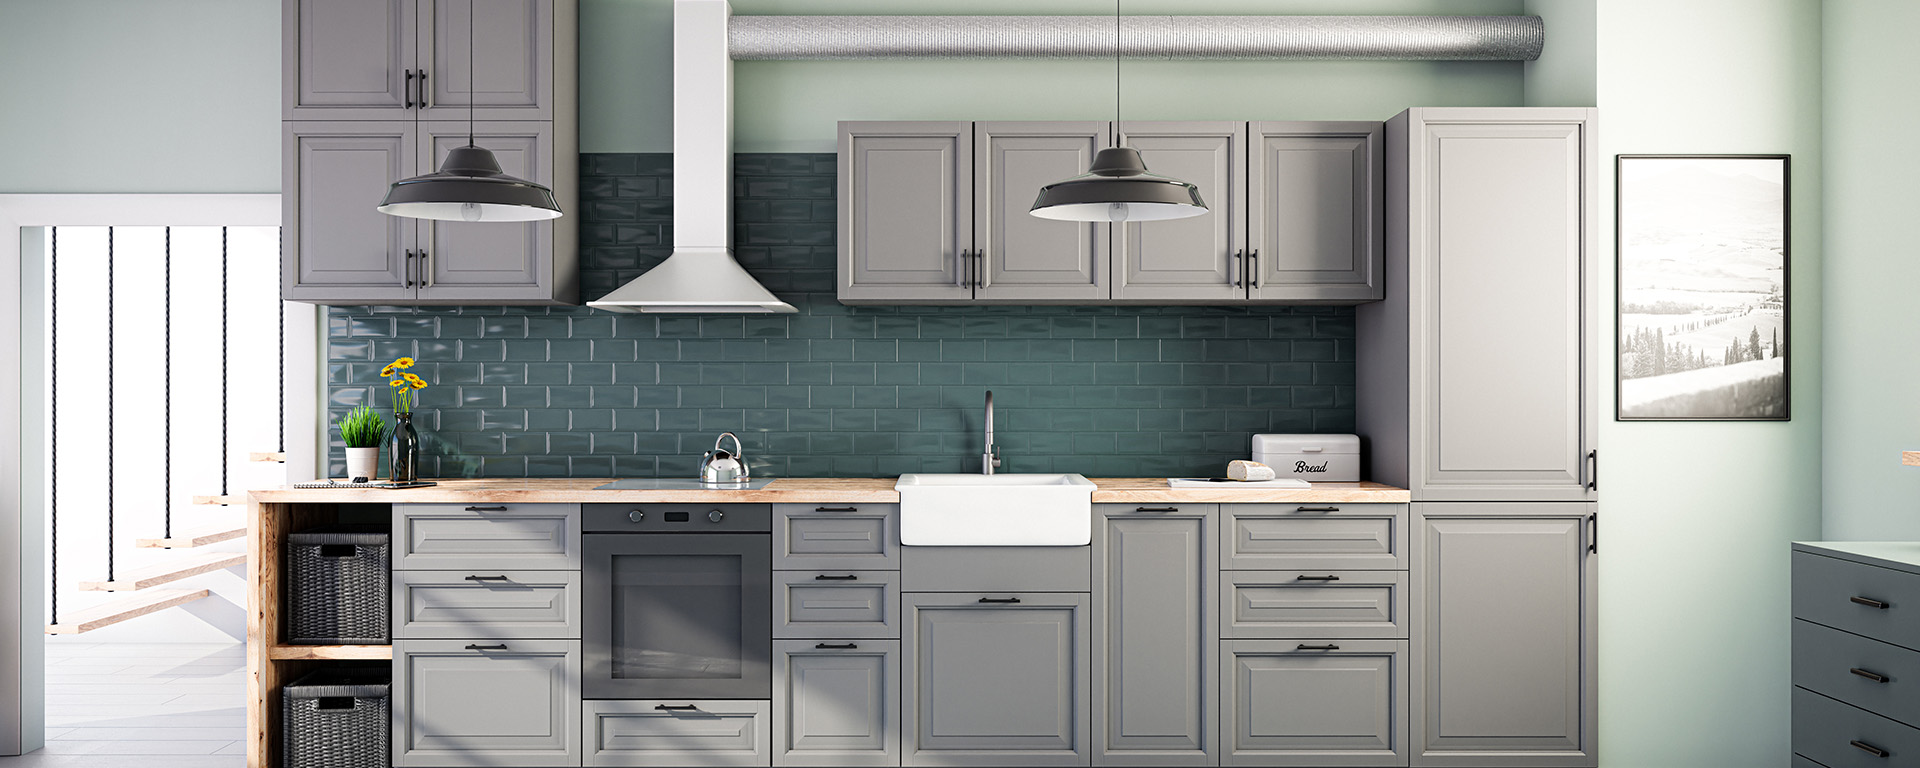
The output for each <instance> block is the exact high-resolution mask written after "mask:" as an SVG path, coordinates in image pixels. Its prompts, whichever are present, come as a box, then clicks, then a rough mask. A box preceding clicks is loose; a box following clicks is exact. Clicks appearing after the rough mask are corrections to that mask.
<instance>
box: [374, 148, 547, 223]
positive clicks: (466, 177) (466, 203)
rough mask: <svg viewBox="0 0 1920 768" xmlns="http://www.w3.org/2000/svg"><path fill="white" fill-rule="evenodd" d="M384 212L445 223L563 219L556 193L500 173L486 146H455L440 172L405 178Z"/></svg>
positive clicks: (382, 208) (382, 205)
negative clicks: (554, 197) (555, 196)
mask: <svg viewBox="0 0 1920 768" xmlns="http://www.w3.org/2000/svg"><path fill="white" fill-rule="evenodd" d="M378 210H379V211H380V212H381V213H385V214H389V215H392V216H405V217H407V218H412V219H438V220H440V221H542V220H545V219H555V218H559V217H560V204H559V203H558V202H556V201H555V200H554V199H553V190H551V189H548V188H546V187H544V186H541V185H539V184H535V183H533V182H531V181H527V180H526V179H519V178H515V177H512V176H508V175H507V174H505V173H502V172H501V171H500V161H499V160H496V159H494V157H493V153H492V152H489V151H487V150H486V149H484V148H482V147H477V146H474V145H472V144H468V145H467V146H464V147H456V148H454V149H453V150H452V151H450V152H448V153H447V158H446V159H445V160H443V161H441V162H440V170H438V171H435V172H433V173H428V174H423V175H420V176H414V177H411V178H406V179H401V180H399V181H396V182H394V183H393V186H392V187H389V188H388V189H387V198H386V199H385V200H382V201H380V207H379V209H378Z"/></svg>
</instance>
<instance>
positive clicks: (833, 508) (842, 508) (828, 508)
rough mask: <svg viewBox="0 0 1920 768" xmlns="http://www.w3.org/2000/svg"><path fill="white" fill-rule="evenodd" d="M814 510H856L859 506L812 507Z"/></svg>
mask: <svg viewBox="0 0 1920 768" xmlns="http://www.w3.org/2000/svg"><path fill="white" fill-rule="evenodd" d="M813 511H815V512H858V511H860V508H859V507H814V508H813Z"/></svg>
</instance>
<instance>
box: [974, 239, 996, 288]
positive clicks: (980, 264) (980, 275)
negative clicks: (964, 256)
mask: <svg viewBox="0 0 1920 768" xmlns="http://www.w3.org/2000/svg"><path fill="white" fill-rule="evenodd" d="M973 284H974V287H975V288H987V287H991V286H992V285H993V282H992V281H990V280H988V279H987V251H986V249H984V248H983V249H981V250H978V251H974V252H973Z"/></svg>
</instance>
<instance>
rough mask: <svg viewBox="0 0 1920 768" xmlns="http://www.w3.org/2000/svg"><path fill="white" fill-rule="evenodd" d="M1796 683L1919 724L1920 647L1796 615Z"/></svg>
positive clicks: (1794, 660) (1794, 624) (1866, 708)
mask: <svg viewBox="0 0 1920 768" xmlns="http://www.w3.org/2000/svg"><path fill="white" fill-rule="evenodd" d="M1793 684H1794V685H1797V686H1800V687H1802V688H1806V689H1809V690H1812V691H1814V692H1817V693H1823V694H1826V695H1828V696H1831V697H1833V698H1836V699H1839V700H1841V701H1844V702H1846V703H1848V704H1852V705H1854V706H1856V707H1860V708H1862V709H1865V710H1868V711H1871V712H1874V713H1876V714H1880V715H1884V716H1886V717H1890V718H1893V719H1895V720H1899V721H1900V722H1903V723H1906V724H1908V725H1916V726H1920V651H1914V650H1911V649H1908V648H1902V647H1900V646H1897V645H1889V644H1887V643H1883V642H1880V641H1878V640H1869V639H1867V638H1864V637H1861V636H1859V635H1852V634H1848V633H1846V632H1841V631H1840V630H1837V629H1833V628H1831V627H1823V626H1821V625H1819V624H1815V623H1813V622H1810V621H1802V620H1799V619H1796V620H1794V622H1793Z"/></svg>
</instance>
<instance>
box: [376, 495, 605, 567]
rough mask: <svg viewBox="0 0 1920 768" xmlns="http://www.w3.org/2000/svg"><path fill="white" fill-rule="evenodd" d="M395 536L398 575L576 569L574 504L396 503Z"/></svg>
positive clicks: (577, 525)
mask: <svg viewBox="0 0 1920 768" xmlns="http://www.w3.org/2000/svg"><path fill="white" fill-rule="evenodd" d="M393 533H394V536H393V541H394V551H395V558H394V565H393V567H394V568H395V569H396V570H470V569H476V568H478V569H484V570H486V571H489V572H493V573H497V572H498V570H497V569H501V568H506V569H510V570H523V571H525V570H542V571H544V570H574V571H577V570H579V569H580V505H578V504H395V505H393ZM475 572H477V571H475Z"/></svg>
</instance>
